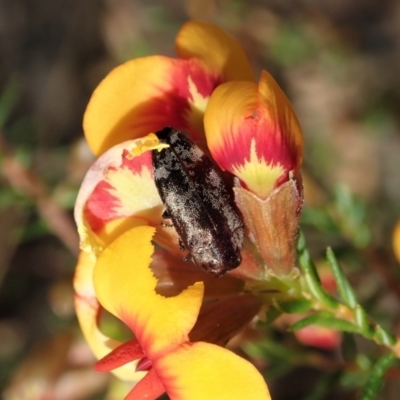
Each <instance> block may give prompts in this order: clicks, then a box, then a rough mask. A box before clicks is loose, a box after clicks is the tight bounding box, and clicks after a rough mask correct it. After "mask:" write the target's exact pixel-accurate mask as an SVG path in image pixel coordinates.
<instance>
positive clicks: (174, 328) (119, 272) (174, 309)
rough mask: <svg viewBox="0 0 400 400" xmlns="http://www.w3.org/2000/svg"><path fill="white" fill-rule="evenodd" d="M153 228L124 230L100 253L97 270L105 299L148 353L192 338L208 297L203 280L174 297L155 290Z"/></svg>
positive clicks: (99, 294) (101, 298)
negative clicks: (203, 300)
mask: <svg viewBox="0 0 400 400" xmlns="http://www.w3.org/2000/svg"><path fill="white" fill-rule="evenodd" d="M154 231H155V229H154V228H151V227H148V226H140V227H135V228H133V229H131V230H129V231H127V232H125V233H124V234H122V235H121V236H119V237H118V238H117V239H116V240H115V241H114V242H113V243H111V244H110V245H109V246H108V247H107V248H106V249H105V250H104V251H103V252H102V253H101V254H100V256H99V258H98V260H97V263H96V266H95V270H94V274H93V276H94V278H93V279H94V286H95V289H96V295H97V297H98V299H99V301H100V303H101V304H102V305H103V306H104V307H105V308H106V309H107V310H108V311H110V312H111V313H112V314H114V315H115V316H117V317H118V318H120V319H121V320H122V321H124V322H125V323H126V324H127V325H128V326H129V327H130V329H131V330H132V331H133V333H134V334H135V337H136V339H137V340H138V341H139V343H140V344H141V346H142V348H143V350H144V352H145V354H146V355H147V357H148V358H149V359H153V358H154V357H156V356H158V355H160V354H163V353H165V352H167V351H171V350H172V349H173V348H176V346H178V345H179V344H180V343H182V342H184V341H186V340H187V337H188V333H189V332H190V330H191V329H192V327H193V325H194V324H195V322H196V319H197V315H198V313H199V309H200V306H201V302H202V299H203V284H202V283H201V282H198V283H196V284H194V285H192V286H190V287H189V288H187V289H186V290H184V291H183V292H181V293H180V294H179V295H177V296H175V297H169V298H165V297H163V296H161V295H159V294H157V293H156V292H155V287H156V284H157V279H156V278H155V277H154V276H153V274H152V272H151V270H150V268H149V264H150V261H151V254H152V253H153V246H152V244H151V238H152V236H153V234H154Z"/></svg>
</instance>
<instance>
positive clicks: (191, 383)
mask: <svg viewBox="0 0 400 400" xmlns="http://www.w3.org/2000/svg"><path fill="white" fill-rule="evenodd" d="M154 369H155V370H156V371H157V375H158V377H159V379H160V381H161V382H162V383H163V385H164V386H165V389H166V391H167V394H168V396H169V398H170V399H171V400H204V399H219V400H224V399H226V400H228V399H246V400H253V399H254V400H266V399H270V398H271V396H270V394H269V391H268V387H267V385H266V383H265V381H264V379H263V377H262V376H261V374H260V373H259V372H258V371H257V369H256V368H255V367H254V366H253V365H252V364H251V363H249V362H248V361H246V360H244V359H242V358H240V357H239V356H237V355H236V354H234V353H232V352H230V351H229V350H226V349H223V348H222V347H218V346H216V345H212V344H208V343H203V342H197V343H194V344H187V345H184V346H181V347H180V348H179V349H177V350H176V351H174V352H173V353H169V354H168V355H166V356H164V357H162V358H160V359H158V360H156V361H155V362H154Z"/></svg>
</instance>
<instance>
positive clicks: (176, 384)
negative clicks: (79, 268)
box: [93, 226, 270, 399]
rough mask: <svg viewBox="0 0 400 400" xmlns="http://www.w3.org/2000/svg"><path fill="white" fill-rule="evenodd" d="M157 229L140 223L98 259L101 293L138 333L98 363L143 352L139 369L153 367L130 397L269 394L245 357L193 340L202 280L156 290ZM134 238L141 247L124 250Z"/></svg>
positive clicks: (116, 362)
mask: <svg viewBox="0 0 400 400" xmlns="http://www.w3.org/2000/svg"><path fill="white" fill-rule="evenodd" d="M154 231H155V229H154V228H151V227H148V226H146V227H145V226H140V227H135V228H133V229H131V230H129V231H127V232H125V233H123V234H122V235H120V236H119V237H118V238H117V239H116V240H115V241H114V242H113V243H112V244H110V245H109V246H108V247H107V248H106V249H105V250H104V251H103V252H102V254H101V255H100V256H99V258H98V260H97V263H96V266H95V269H94V278H93V279H94V284H95V289H96V294H97V296H98V299H99V301H100V302H101V304H103V305H104V307H105V308H106V309H108V310H109V311H110V312H111V313H113V314H114V315H115V316H117V317H118V318H120V319H121V320H122V321H124V322H125V323H126V324H127V325H128V326H129V327H130V328H131V330H132V331H133V333H134V334H135V338H134V339H133V340H131V341H129V342H126V343H124V344H122V345H121V346H120V347H117V348H116V349H115V350H114V351H113V352H112V353H110V354H109V355H107V356H106V357H104V358H103V359H102V360H100V361H99V362H98V363H97V370H109V369H113V368H115V367H118V366H120V365H121V364H123V363H126V362H129V361H132V360H135V359H140V362H139V364H138V365H137V369H139V370H143V369H144V370H148V371H149V372H148V373H147V375H146V376H145V377H144V378H143V379H142V380H141V381H140V382H139V383H138V384H137V385H136V386H135V387H134V388H133V389H132V391H131V392H130V393H129V394H128V396H127V398H128V399H141V398H156V397H158V396H160V395H161V394H162V393H163V392H164V391H166V392H167V394H168V395H169V396H170V397H171V398H173V399H206V398H218V399H222V398H225V397H226V398H228V397H229V398H231V397H230V396H231V395H230V394H228V396H227V392H229V393H235V395H236V396H237V397H236V398H249V399H251V398H254V399H268V398H270V397H269V393H268V389H267V387H266V385H265V382H264V380H263V378H262V377H261V375H259V374H258V373H257V372H256V370H255V368H254V366H253V365H252V364H250V363H249V362H248V361H245V360H244V359H242V358H240V357H238V356H236V355H234V354H233V353H231V352H228V351H227V350H224V349H223V348H221V347H219V346H216V345H214V344H210V343H205V342H201V341H196V342H195V343H193V342H191V341H190V339H189V331H190V330H191V328H192V327H193V326H194V325H195V323H196V318H197V315H198V313H199V311H200V307H201V304H202V299H203V293H204V284H203V282H196V283H195V284H193V285H191V286H189V287H188V288H187V289H185V290H183V291H182V292H181V293H179V294H178V295H175V296H172V297H164V296H162V295H160V294H157V293H156V292H155V291H154V288H155V286H156V284H157V279H156V278H155V277H154V276H153V274H152V272H151V271H150V269H149V268H148V265H149V263H150V261H151V255H152V253H153V247H152V246H151V244H150V240H151V237H152V235H153V234H154ZM131 243H135V244H136V245H137V248H138V249H140V251H136V252H132V253H131V252H127V251H126V248H127V247H130V245H131ZM110 266H118V268H115V269H113V268H110ZM133 266H134V268H133ZM227 387H228V388H229V390H227V389H226V388H227ZM249 387H250V388H251V393H249Z"/></svg>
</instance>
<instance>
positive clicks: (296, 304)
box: [274, 299, 313, 314]
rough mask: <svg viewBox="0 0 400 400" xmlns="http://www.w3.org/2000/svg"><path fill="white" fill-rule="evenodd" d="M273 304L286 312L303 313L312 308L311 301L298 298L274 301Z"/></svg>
mask: <svg viewBox="0 0 400 400" xmlns="http://www.w3.org/2000/svg"><path fill="white" fill-rule="evenodd" d="M274 306H275V307H276V308H277V309H278V310H280V311H282V312H284V313H288V314H299V313H303V312H306V311H309V310H311V309H312V306H313V304H312V302H311V301H309V300H306V299H299V300H293V301H286V302H284V301H277V300H275V301H274Z"/></svg>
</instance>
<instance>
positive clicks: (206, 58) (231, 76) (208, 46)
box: [175, 21, 254, 83]
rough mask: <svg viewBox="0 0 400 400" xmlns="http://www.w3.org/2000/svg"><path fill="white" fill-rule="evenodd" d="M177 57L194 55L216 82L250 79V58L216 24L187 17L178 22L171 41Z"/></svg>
mask: <svg viewBox="0 0 400 400" xmlns="http://www.w3.org/2000/svg"><path fill="white" fill-rule="evenodd" d="M175 47H176V52H177V54H178V56H179V57H180V58H184V59H190V58H195V59H197V60H200V61H201V62H202V64H203V65H204V66H205V67H206V68H207V69H208V70H209V71H210V72H212V73H213V74H214V75H215V76H217V77H218V78H219V82H220V83H221V82H226V81H230V80H249V81H253V80H254V74H253V70H252V68H251V65H250V62H249V60H248V58H247V56H246V54H245V52H244V51H243V48H242V47H241V46H240V44H239V43H238V42H237V41H236V40H235V39H234V38H233V37H231V36H229V35H228V34H227V33H225V32H224V31H223V30H222V29H220V28H219V27H218V26H216V25H213V24H210V23H207V22H203V21H189V22H187V23H186V24H185V25H183V26H182V28H181V30H180V31H179V33H178V35H177V38H176V41H175Z"/></svg>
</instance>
